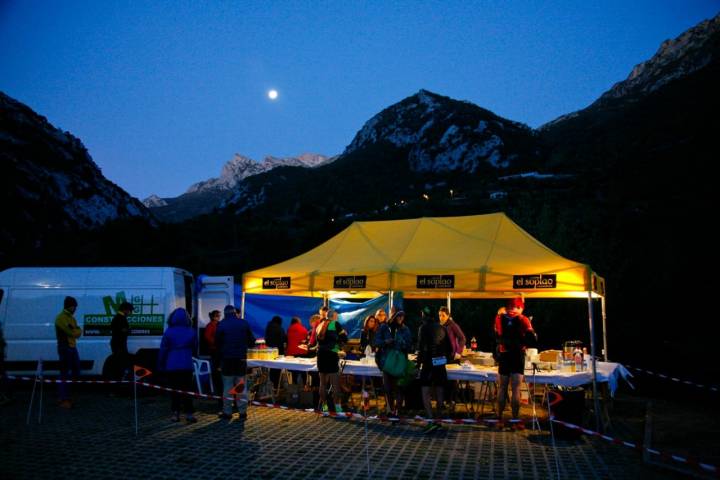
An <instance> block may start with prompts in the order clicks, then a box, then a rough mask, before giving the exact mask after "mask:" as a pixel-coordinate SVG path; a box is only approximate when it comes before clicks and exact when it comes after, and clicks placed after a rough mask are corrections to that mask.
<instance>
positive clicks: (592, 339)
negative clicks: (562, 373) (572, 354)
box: [588, 290, 601, 432]
mask: <svg viewBox="0 0 720 480" xmlns="http://www.w3.org/2000/svg"><path fill="white" fill-rule="evenodd" d="M592 300H593V298H592V290H589V291H588V321H589V322H590V357H591V359H592V389H593V402H594V409H595V431H596V432H601V430H600V399H598V390H597V368H596V365H595V327H594V323H595V317H594V315H593V304H592Z"/></svg>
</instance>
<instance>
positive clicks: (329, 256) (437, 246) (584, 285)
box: [243, 213, 604, 298]
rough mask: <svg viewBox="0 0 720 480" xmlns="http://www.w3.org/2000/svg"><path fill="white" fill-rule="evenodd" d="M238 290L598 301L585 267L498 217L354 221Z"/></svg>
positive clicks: (248, 278) (596, 282) (596, 281)
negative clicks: (554, 298)
mask: <svg viewBox="0 0 720 480" xmlns="http://www.w3.org/2000/svg"><path fill="white" fill-rule="evenodd" d="M243 291H244V292H246V293H261V294H262V293H265V294H274V295H278V294H280V295H299V296H306V297H307V296H330V297H337V296H357V297H360V298H372V297H375V296H377V295H379V294H381V293H386V292H392V291H402V292H403V294H404V296H405V297H406V298H413V297H422V298H444V297H445V296H446V295H447V294H448V293H450V294H451V295H452V297H453V298H498V297H507V296H515V295H519V294H522V295H524V296H532V297H584V296H586V295H587V294H588V292H591V294H592V295H593V296H596V297H597V296H599V297H602V296H603V295H604V281H603V279H602V278H600V277H598V276H597V275H595V274H594V273H593V272H592V270H591V269H590V267H589V266H587V265H584V264H581V263H578V262H574V261H572V260H568V259H566V258H563V257H561V256H560V255H558V254H556V253H555V252H553V251H552V250H550V249H549V248H547V247H546V246H545V245H543V244H542V243H540V242H539V241H537V240H536V239H535V238H533V237H532V236H531V235H530V234H528V233H527V232H526V231H525V230H523V229H522V228H520V227H519V226H518V225H517V224H516V223H514V222H513V221H512V220H510V219H509V218H508V217H507V216H506V215H505V214H504V213H493V214H489V215H472V216H464V217H440V218H416V219H410V220H388V221H379V222H354V223H353V224H352V225H350V226H349V227H347V228H346V229H345V230H343V231H342V232H340V233H338V234H337V235H335V236H334V237H332V238H331V239H330V240H328V241H326V242H325V243H323V244H321V245H319V246H317V247H315V248H313V249H312V250H310V251H308V252H306V253H304V254H302V255H299V256H297V257H295V258H292V259H290V260H287V261H285V262H282V263H278V264H276V265H273V266H270V267H266V268H263V269H260V270H255V271H253V272H249V273H246V274H245V275H244V276H243Z"/></svg>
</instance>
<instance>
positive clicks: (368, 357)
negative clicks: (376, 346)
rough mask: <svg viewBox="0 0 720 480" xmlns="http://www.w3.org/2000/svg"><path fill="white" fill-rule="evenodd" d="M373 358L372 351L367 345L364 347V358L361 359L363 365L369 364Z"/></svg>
mask: <svg viewBox="0 0 720 480" xmlns="http://www.w3.org/2000/svg"><path fill="white" fill-rule="evenodd" d="M374 358H375V354H374V353H373V351H372V347H371V346H370V345H368V346H367V347H365V358H364V359H363V363H365V364H370V363H371V362H372V361H373V360H374Z"/></svg>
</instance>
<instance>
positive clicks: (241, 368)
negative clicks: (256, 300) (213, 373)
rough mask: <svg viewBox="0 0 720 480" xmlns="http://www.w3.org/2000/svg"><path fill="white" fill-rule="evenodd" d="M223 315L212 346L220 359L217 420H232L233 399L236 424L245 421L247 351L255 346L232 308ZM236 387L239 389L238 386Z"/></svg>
mask: <svg viewBox="0 0 720 480" xmlns="http://www.w3.org/2000/svg"><path fill="white" fill-rule="evenodd" d="M224 314H225V316H224V318H223V320H222V321H221V322H220V324H219V325H218V327H217V331H216V332H215V346H216V347H217V349H218V352H219V355H220V370H221V372H222V378H223V411H222V412H221V413H220V414H219V415H218V417H220V418H225V419H230V418H232V405H233V399H234V403H235V405H236V406H237V409H238V414H239V416H240V420H244V419H246V418H247V407H248V386H247V385H246V383H245V372H246V370H247V349H248V347H249V346H251V345H254V344H255V337H254V336H253V334H252V330H251V329H250V324H249V323H248V322H247V321H246V320H245V319H244V318H240V316H239V315H238V314H237V313H236V311H235V307H233V306H232V305H227V306H226V307H225V312H224ZM240 384H242V386H239V385H240ZM233 387H234V388H233ZM233 392H240V393H238V394H234V393H233Z"/></svg>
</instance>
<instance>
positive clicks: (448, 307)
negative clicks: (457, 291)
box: [447, 292, 452, 315]
mask: <svg viewBox="0 0 720 480" xmlns="http://www.w3.org/2000/svg"><path fill="white" fill-rule="evenodd" d="M451 295H452V293H451V292H447V309H448V311H449V312H450V314H451V315H452V305H451V303H452V301H451V300H450V296H451Z"/></svg>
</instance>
